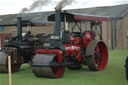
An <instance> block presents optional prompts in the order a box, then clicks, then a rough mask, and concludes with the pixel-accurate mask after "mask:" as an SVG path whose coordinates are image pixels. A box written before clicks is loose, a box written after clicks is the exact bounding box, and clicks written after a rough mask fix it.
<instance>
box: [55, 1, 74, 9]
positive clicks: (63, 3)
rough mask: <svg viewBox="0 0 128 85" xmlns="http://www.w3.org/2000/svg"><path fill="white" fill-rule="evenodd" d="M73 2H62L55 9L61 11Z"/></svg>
mask: <svg viewBox="0 0 128 85" xmlns="http://www.w3.org/2000/svg"><path fill="white" fill-rule="evenodd" d="M72 2H73V0H61V1H60V2H59V3H58V4H57V6H56V7H55V9H57V10H60V9H62V8H63V7H65V6H66V5H69V4H71V3H72Z"/></svg>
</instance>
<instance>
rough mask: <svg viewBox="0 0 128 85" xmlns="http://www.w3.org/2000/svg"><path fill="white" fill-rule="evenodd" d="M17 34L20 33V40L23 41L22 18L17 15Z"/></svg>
mask: <svg viewBox="0 0 128 85" xmlns="http://www.w3.org/2000/svg"><path fill="white" fill-rule="evenodd" d="M17 35H18V40H19V41H22V18H21V17H17Z"/></svg>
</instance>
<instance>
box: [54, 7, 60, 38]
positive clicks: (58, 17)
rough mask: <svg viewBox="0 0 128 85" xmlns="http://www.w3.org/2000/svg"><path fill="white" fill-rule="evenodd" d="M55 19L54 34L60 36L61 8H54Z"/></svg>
mask: <svg viewBox="0 0 128 85" xmlns="http://www.w3.org/2000/svg"><path fill="white" fill-rule="evenodd" d="M55 20H56V26H55V36H59V37H60V31H61V9H56V10H55Z"/></svg>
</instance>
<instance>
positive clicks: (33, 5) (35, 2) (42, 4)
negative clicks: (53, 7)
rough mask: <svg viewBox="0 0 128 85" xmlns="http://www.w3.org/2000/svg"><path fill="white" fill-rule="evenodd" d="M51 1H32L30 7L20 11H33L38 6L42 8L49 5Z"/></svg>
mask: <svg viewBox="0 0 128 85" xmlns="http://www.w3.org/2000/svg"><path fill="white" fill-rule="evenodd" d="M49 2H50V0H36V1H34V2H33V3H32V5H30V6H29V8H23V9H22V10H21V11H20V13H26V12H31V11H33V10H35V9H37V8H40V7H42V6H44V5H47V4H48V3H49Z"/></svg>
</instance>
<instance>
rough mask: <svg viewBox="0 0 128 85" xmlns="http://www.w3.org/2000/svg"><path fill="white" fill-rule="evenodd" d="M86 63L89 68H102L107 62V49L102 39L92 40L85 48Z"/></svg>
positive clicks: (96, 69)
mask: <svg viewBox="0 0 128 85" xmlns="http://www.w3.org/2000/svg"><path fill="white" fill-rule="evenodd" d="M86 56H87V65H88V68H89V69H90V70H94V71H98V70H104V69H105V67H106V65H107V62H108V50H107V47H106V45H105V43H104V42H103V41H97V40H92V41H90V43H89V44H88V46H87V49H86Z"/></svg>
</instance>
